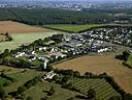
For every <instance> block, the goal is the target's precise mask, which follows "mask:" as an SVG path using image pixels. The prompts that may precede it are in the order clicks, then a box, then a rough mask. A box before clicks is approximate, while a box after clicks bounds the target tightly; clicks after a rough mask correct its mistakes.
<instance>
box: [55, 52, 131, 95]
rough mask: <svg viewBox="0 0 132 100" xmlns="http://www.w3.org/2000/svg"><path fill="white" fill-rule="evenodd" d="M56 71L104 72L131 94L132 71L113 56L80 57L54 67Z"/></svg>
mask: <svg viewBox="0 0 132 100" xmlns="http://www.w3.org/2000/svg"><path fill="white" fill-rule="evenodd" d="M54 67H55V68H58V69H73V70H77V71H79V72H81V73H82V74H83V73H85V72H92V73H95V74H100V73H103V72H106V73H107V74H108V75H110V76H112V77H113V78H114V80H115V81H116V82H117V83H118V85H119V86H120V87H121V88H122V89H124V90H125V91H126V92H128V93H132V77H131V76H132V70H131V69H129V68H127V67H125V66H123V64H122V61H119V60H117V59H115V54H111V55H95V56H82V57H79V58H75V59H72V60H68V61H65V62H62V63H59V64H55V65H54Z"/></svg>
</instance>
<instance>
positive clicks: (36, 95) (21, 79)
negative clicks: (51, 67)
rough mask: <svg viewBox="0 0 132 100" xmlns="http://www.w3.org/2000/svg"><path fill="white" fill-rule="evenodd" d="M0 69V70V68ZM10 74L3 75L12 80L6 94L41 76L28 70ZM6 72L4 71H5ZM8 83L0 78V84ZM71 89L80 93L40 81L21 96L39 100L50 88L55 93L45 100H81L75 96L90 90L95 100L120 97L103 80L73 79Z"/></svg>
mask: <svg viewBox="0 0 132 100" xmlns="http://www.w3.org/2000/svg"><path fill="white" fill-rule="evenodd" d="M4 67H5V70H6V69H7V70H9V67H6V66H2V70H3V68H4ZM0 69H1V68H0ZM10 71H11V72H10V73H5V74H6V75H7V76H8V77H11V78H13V79H14V81H13V82H10V83H9V85H8V86H5V87H4V89H5V91H6V92H7V93H11V92H13V91H16V90H17V88H18V87H20V86H22V85H23V84H24V83H25V82H27V81H29V80H31V79H33V78H34V77H36V76H39V75H42V72H39V71H35V70H29V69H25V70H24V69H23V70H22V69H15V68H13V69H10ZM5 72H6V71H5ZM6 82H8V80H7V79H4V78H1V77H0V84H1V85H3V84H5V83H6ZM71 82H72V83H73V85H72V86H73V87H74V88H76V89H77V90H80V92H75V91H71V90H69V89H64V88H62V87H61V85H59V84H56V83H55V82H48V81H40V82H38V83H37V84H36V85H34V86H32V87H31V88H29V89H27V90H26V91H25V92H24V93H23V94H24V95H25V98H27V97H28V96H30V97H32V98H33V100H40V99H41V98H43V97H46V96H47V91H49V90H50V88H51V87H54V89H55V93H54V94H53V95H52V96H48V99H47V100H67V99H69V98H71V97H73V98H74V99H73V100H81V99H79V98H77V97H76V96H77V95H86V94H87V91H88V90H89V89H90V88H92V89H94V90H95V91H96V96H97V100H108V99H109V98H110V97H111V96H120V94H119V93H118V92H117V91H116V90H114V89H113V88H112V86H111V85H110V84H109V83H108V82H106V81H105V79H90V78H89V79H82V78H81V79H80V78H74V79H73V80H72V81H71Z"/></svg>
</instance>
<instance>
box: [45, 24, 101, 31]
mask: <svg viewBox="0 0 132 100" xmlns="http://www.w3.org/2000/svg"><path fill="white" fill-rule="evenodd" d="M99 26H103V25H101V24H86V25H69V24H57V25H45V26H44V27H47V28H51V29H57V30H62V31H69V32H80V31H84V30H87V29H91V28H94V27H99Z"/></svg>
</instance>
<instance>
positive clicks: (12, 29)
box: [0, 21, 58, 51]
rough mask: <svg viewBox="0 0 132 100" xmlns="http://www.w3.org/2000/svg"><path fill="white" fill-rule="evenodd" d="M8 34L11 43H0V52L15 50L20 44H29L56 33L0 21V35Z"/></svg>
mask: <svg viewBox="0 0 132 100" xmlns="http://www.w3.org/2000/svg"><path fill="white" fill-rule="evenodd" d="M5 32H8V33H9V35H11V37H12V38H13V40H12V41H5V42H1V43H0V51H4V50H5V49H16V48H18V47H19V46H20V45H22V44H29V43H31V42H33V41H35V40H37V39H40V38H41V39H44V38H45V37H49V36H51V35H53V34H57V33H58V32H55V31H51V30H49V29H45V28H39V27H34V26H29V25H25V24H21V23H17V22H12V21H0V33H5Z"/></svg>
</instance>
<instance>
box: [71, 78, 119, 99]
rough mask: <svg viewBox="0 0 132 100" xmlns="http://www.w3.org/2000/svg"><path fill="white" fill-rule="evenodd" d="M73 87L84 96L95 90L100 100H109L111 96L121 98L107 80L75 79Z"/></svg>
mask: <svg viewBox="0 0 132 100" xmlns="http://www.w3.org/2000/svg"><path fill="white" fill-rule="evenodd" d="M73 87H74V88H76V89H77V90H80V92H81V93H83V94H87V90H88V89H90V88H92V89H94V90H95V91H96V97H97V98H98V100H108V99H110V97H111V96H120V94H119V93H118V92H117V91H116V90H114V89H113V88H112V86H111V85H110V84H109V83H108V82H106V80H105V79H79V78H74V79H73Z"/></svg>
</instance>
